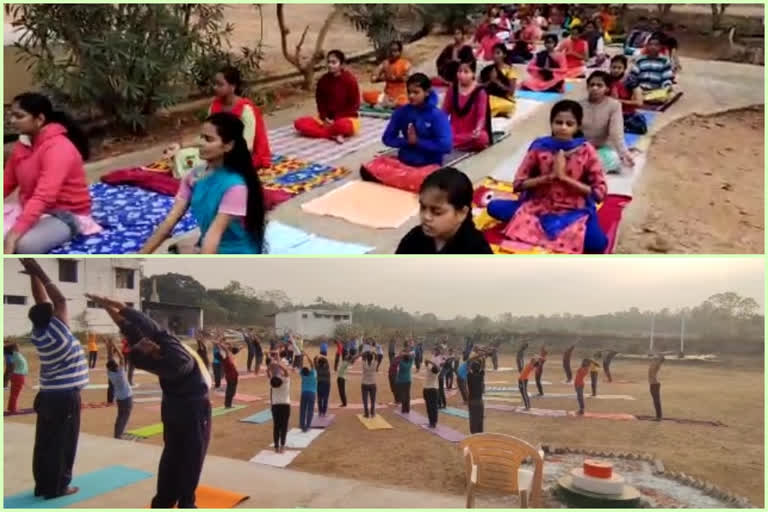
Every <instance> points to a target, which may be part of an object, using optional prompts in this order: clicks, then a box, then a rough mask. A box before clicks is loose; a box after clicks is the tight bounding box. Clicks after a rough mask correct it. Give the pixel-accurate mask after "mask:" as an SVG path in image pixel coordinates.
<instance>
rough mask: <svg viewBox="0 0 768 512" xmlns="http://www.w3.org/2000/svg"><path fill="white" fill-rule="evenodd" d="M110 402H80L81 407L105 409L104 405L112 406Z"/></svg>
mask: <svg viewBox="0 0 768 512" xmlns="http://www.w3.org/2000/svg"><path fill="white" fill-rule="evenodd" d="M112 405H114V404H111V403H109V402H82V403H81V404H80V408H81V409H103V408H104V407H112Z"/></svg>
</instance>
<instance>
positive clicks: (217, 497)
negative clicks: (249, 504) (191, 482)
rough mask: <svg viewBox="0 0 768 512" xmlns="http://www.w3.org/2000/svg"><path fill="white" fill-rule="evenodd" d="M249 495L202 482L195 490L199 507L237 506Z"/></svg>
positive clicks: (196, 502)
mask: <svg viewBox="0 0 768 512" xmlns="http://www.w3.org/2000/svg"><path fill="white" fill-rule="evenodd" d="M249 497H250V496H248V495H246V494H240V493H237V492H234V491H227V490H225V489H218V488H216V487H209V486H207V485H202V484H201V485H198V486H197V489H196V490H195V505H196V506H197V508H235V506H237V505H238V504H240V503H242V502H244V501H245V500H247V499H248V498H249Z"/></svg>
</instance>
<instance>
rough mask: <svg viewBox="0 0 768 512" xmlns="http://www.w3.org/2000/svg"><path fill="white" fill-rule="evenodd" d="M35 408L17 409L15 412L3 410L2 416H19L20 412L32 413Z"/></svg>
mask: <svg viewBox="0 0 768 512" xmlns="http://www.w3.org/2000/svg"><path fill="white" fill-rule="evenodd" d="M34 412H35V410H34V409H32V408H27V409H17V410H16V412H8V411H3V416H21V415H22V414H34Z"/></svg>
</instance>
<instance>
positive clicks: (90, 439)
mask: <svg viewBox="0 0 768 512" xmlns="http://www.w3.org/2000/svg"><path fill="white" fill-rule="evenodd" d="M244 428H247V427H244ZM34 439H35V427H34V425H25V424H20V423H13V422H5V424H4V434H3V447H4V453H3V456H4V462H5V476H4V482H3V492H4V495H5V496H8V495H12V494H16V493H19V492H23V491H26V490H29V489H32V488H33V487H34V481H33V479H32V446H33V444H34ZM262 448H263V447H254V449H253V451H254V454H256V452H258V451H259V450H260V449H262ZM161 449H162V448H161V447H160V446H154V445H149V444H143V443H140V442H131V441H117V440H115V439H111V438H107V437H99V436H94V435H90V434H81V435H80V443H79V445H78V450H77V460H76V463H75V471H74V473H75V475H77V474H81V473H86V472H89V471H95V470H98V469H101V468H104V467H106V466H111V465H115V464H121V465H124V466H129V467H132V468H135V469H141V470H144V471H148V472H151V473H152V474H153V475H156V474H157V464H158V461H159V460H160V452H161ZM200 482H201V483H202V484H205V485H209V486H213V487H219V488H222V489H226V490H229V491H234V492H240V493H243V494H248V495H249V496H251V498H250V499H248V500H246V501H244V502H243V503H242V504H241V505H240V506H239V508H329V509H330V508H463V507H464V498H463V496H453V495H442V494H435V493H429V492H419V491H413V490H400V489H395V488H392V487H386V486H381V485H374V484H370V483H366V482H358V481H355V480H349V479H343V478H334V477H328V476H321V475H314V474H311V473H303V472H300V471H294V470H290V469H278V468H273V467H269V466H263V465H261V464H254V463H251V462H246V461H242V460H235V459H228V458H224V457H215V456H208V457H207V458H206V459H205V467H204V469H203V475H202V478H201V480H200ZM156 483H157V478H156V476H153V477H152V478H150V479H148V480H144V481H142V482H139V483H137V484H134V485H130V486H127V487H124V488H122V489H118V490H116V491H112V492H110V493H107V494H104V495H102V496H97V497H95V498H91V499H89V500H86V501H82V502H80V503H78V504H76V505H75V506H73V507H72V508H100V509H113V508H145V507H147V506H149V500H150V499H151V497H152V496H153V495H154V492H155V486H156ZM507 506H508V505H507Z"/></svg>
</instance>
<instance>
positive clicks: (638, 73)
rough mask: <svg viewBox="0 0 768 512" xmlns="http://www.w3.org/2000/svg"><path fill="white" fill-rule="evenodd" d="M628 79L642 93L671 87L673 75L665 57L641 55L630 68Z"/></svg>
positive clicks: (670, 65)
mask: <svg viewBox="0 0 768 512" xmlns="http://www.w3.org/2000/svg"><path fill="white" fill-rule="evenodd" d="M629 78H630V80H631V81H632V82H634V83H636V84H637V85H638V86H639V87H640V88H641V89H642V90H643V91H653V90H656V89H664V88H666V87H671V86H672V80H673V79H674V78H675V73H674V71H672V64H671V63H670V61H669V59H668V58H667V57H665V56H663V55H658V56H656V57H651V56H650V55H641V56H640V57H638V58H637V60H636V61H635V64H634V65H633V66H632V70H631V71H630V74H629Z"/></svg>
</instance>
